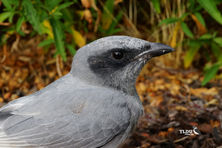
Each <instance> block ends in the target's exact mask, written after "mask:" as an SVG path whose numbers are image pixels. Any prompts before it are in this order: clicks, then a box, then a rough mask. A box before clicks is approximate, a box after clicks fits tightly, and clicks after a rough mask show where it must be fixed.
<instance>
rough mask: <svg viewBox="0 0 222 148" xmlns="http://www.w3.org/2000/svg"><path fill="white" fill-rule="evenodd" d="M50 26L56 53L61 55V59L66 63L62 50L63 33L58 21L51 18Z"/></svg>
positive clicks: (63, 50)
mask: <svg viewBox="0 0 222 148" xmlns="http://www.w3.org/2000/svg"><path fill="white" fill-rule="evenodd" d="M50 24H51V26H52V30H53V35H54V40H55V45H56V49H57V51H58V53H59V54H60V55H61V57H62V59H63V60H64V61H66V52H65V48H64V32H63V30H62V26H61V24H60V22H59V20H58V19H55V18H51V19H50Z"/></svg>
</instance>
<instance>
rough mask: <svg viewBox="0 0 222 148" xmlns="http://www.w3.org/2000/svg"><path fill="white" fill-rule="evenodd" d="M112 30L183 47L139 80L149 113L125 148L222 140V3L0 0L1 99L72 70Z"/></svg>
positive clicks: (194, 145)
mask: <svg viewBox="0 0 222 148" xmlns="http://www.w3.org/2000/svg"><path fill="white" fill-rule="evenodd" d="M109 35H128V36H133V37H138V38H141V39H144V40H148V41H152V42H161V43H164V44H167V45H170V46H171V47H173V48H175V49H176V50H175V52H174V53H171V54H168V55H164V56H162V57H158V58H155V59H153V60H151V61H150V62H149V63H148V64H147V65H146V66H145V67H144V69H143V70H142V72H141V74H140V76H139V77H138V80H137V83H136V88H137V91H138V93H139V96H140V98H141V100H142V102H143V105H144V110H145V115H144V117H143V118H142V119H141V121H140V123H139V125H138V127H137V129H136V130H135V132H134V134H133V135H132V136H131V138H130V139H129V140H128V141H127V143H126V145H125V146H124V147H127V148H128V147H129V148H134V147H141V148H146V147H154V148H159V147H176V148H183V147H192V148H199V147H203V148H205V147H218V146H221V145H222V125H221V122H222V80H221V79H222V0H143V1H142V0H140V1H139V0H16V1H15V0H0V104H1V105H3V104H5V103H7V102H9V101H11V100H14V99H16V98H18V97H22V96H24V95H28V94H31V93H33V92H35V91H37V90H40V89H42V88H43V87H45V86H46V85H48V84H49V83H50V82H52V81H54V80H56V79H58V78H59V77H61V76H63V75H65V74H67V73H68V72H69V70H70V66H71V62H72V58H73V56H74V55H75V53H76V51H77V50H78V49H79V48H80V47H82V46H84V45H85V44H87V43H89V42H91V41H93V40H96V39H98V38H101V37H104V36H109ZM194 127H197V129H198V130H199V131H200V134H195V132H193V128H194ZM180 130H184V131H186V130H191V133H190V134H185V133H181V132H180Z"/></svg>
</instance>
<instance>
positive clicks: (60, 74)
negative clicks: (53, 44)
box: [56, 55, 62, 77]
mask: <svg viewBox="0 0 222 148" xmlns="http://www.w3.org/2000/svg"><path fill="white" fill-rule="evenodd" d="M56 70H57V73H58V75H59V77H61V76H62V72H61V69H60V64H59V55H57V56H56Z"/></svg>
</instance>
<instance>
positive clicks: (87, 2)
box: [81, 0, 91, 8]
mask: <svg viewBox="0 0 222 148" xmlns="http://www.w3.org/2000/svg"><path fill="white" fill-rule="evenodd" d="M81 3H82V6H83V7H85V8H90V7H91V3H90V0H81Z"/></svg>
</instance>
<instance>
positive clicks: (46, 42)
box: [38, 39, 54, 47]
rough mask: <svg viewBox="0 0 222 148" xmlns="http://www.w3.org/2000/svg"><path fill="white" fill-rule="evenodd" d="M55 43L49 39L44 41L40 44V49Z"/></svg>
mask: <svg viewBox="0 0 222 148" xmlns="http://www.w3.org/2000/svg"><path fill="white" fill-rule="evenodd" d="M52 43H54V40H53V39H47V40H43V41H42V42H40V43H39V44H38V47H44V46H48V45H50V44H52Z"/></svg>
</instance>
